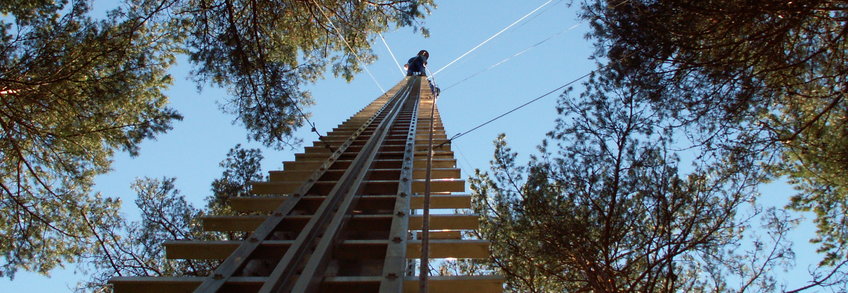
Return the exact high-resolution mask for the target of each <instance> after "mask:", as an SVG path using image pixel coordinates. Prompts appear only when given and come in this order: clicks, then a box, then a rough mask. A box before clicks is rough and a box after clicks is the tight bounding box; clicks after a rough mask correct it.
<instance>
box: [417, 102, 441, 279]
mask: <svg viewBox="0 0 848 293" xmlns="http://www.w3.org/2000/svg"><path fill="white" fill-rule="evenodd" d="M436 98H438V97H437V96H436V95H435V93H434V94H433V97H432V98H431V100H432V101H433V102H432V104H431V106H430V131H429V132H430V134H429V138H428V139H427V171H426V172H427V173H426V174H427V177H426V179H425V181H424V206H423V208H424V211H423V212H422V220H423V221H422V224H421V268H420V271H419V274H418V278H419V285H418V289H419V291H420V292H421V293H427V292H428V291H429V287H428V284H427V280H428V279H429V276H430V181H431V180H432V177H433V176H432V174H431V171H432V170H433V129H434V128H435V121H434V120H435V117H436Z"/></svg>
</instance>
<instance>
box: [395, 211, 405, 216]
mask: <svg viewBox="0 0 848 293" xmlns="http://www.w3.org/2000/svg"><path fill="white" fill-rule="evenodd" d="M405 215H406V214H405V213H404V212H397V216H398V217H403V216H405Z"/></svg>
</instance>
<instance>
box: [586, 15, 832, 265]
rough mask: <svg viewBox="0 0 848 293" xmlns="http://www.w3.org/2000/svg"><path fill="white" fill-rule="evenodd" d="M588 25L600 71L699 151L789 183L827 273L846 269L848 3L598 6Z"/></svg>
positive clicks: (590, 16) (793, 199) (794, 206)
mask: <svg viewBox="0 0 848 293" xmlns="http://www.w3.org/2000/svg"><path fill="white" fill-rule="evenodd" d="M582 17H583V18H584V19H585V20H587V21H589V22H590V23H591V25H592V28H593V29H592V32H591V33H590V35H589V36H590V37H591V38H592V39H594V40H595V42H596V49H597V51H596V53H595V57H596V58H598V60H599V62H602V63H605V64H606V65H608V67H607V68H611V69H614V70H616V71H618V72H620V73H621V74H620V75H619V77H618V78H619V79H625V78H627V79H632V80H633V82H632V83H630V84H628V85H627V86H629V87H632V88H634V89H638V90H639V91H642V92H644V93H646V94H648V95H649V96H650V100H651V101H652V103H653V107H654V108H655V109H657V111H658V112H659V113H660V114H661V115H665V116H667V117H669V118H670V119H673V120H674V121H676V122H677V123H676V124H675V125H674V127H676V128H678V129H680V130H681V131H683V132H685V133H686V135H687V136H688V137H689V138H690V141H691V142H692V143H693V144H695V145H704V146H706V147H707V148H708V149H712V150H724V151H727V152H729V153H741V152H744V153H745V156H750V157H752V160H751V162H752V165H754V164H762V165H764V166H767V167H768V169H769V173H768V174H766V175H767V176H765V177H766V178H772V179H773V178H780V177H784V178H787V179H788V181H789V182H790V183H791V184H794V186H795V187H796V189H797V191H798V193H797V195H796V196H794V197H793V198H792V200H791V203H789V204H788V205H787V206H788V207H789V208H792V209H795V210H801V211H812V212H814V213H815V215H816V219H815V222H816V224H817V227H818V237H817V238H815V239H813V242H816V243H819V251H820V252H821V253H823V254H824V256H825V258H824V260H823V262H822V264H825V265H828V266H833V267H835V268H839V267H844V266H845V264H846V263H848V250H846V247H848V246H846V244H848V242H846V241H848V240H846V239H848V234H846V232H848V229H846V227H848V218H846V215H848V185H847V184H848V181H846V178H848V176H846V175H848V174H846V170H848V168H846V166H848V161H846V158H848V156H847V155H848V150H846V146H848V131H846V130H847V129H848V116H846V112H848V101H846V93H848V92H846V86H845V85H846V84H848V83H846V81H848V42H846V34H848V3H845V2H844V1H735V0H718V1H690V0H673V1H618V0H612V1H606V0H595V1H588V2H586V3H584V5H583V15H582Z"/></svg>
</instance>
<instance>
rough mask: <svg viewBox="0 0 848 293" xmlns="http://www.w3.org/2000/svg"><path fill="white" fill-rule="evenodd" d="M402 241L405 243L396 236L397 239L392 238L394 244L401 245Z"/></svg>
mask: <svg viewBox="0 0 848 293" xmlns="http://www.w3.org/2000/svg"><path fill="white" fill-rule="evenodd" d="M401 241H403V239H401V238H400V237H398V236H395V237H393V238H392V242H394V243H400V242H401Z"/></svg>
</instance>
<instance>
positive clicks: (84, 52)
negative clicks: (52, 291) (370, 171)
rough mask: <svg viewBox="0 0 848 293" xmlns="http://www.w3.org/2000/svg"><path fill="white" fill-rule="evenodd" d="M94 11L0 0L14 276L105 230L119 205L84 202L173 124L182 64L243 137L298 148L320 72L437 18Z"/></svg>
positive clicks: (258, 9) (5, 250)
mask: <svg viewBox="0 0 848 293" xmlns="http://www.w3.org/2000/svg"><path fill="white" fill-rule="evenodd" d="M91 3H92V1H90V0H72V1H47V0H38V1H19V0H2V1H0V13H3V14H4V17H3V18H0V51H2V52H3V54H2V56H0V97H2V99H0V103H2V106H0V127H2V129H3V132H2V134H0V154H2V163H0V178H1V179H2V180H0V210H2V213H0V236H2V239H3V240H4V241H2V244H0V253H2V257H3V265H2V266H3V273H4V274H5V275H7V276H9V277H12V276H13V275H14V272H15V271H16V270H17V269H25V270H31V271H37V272H41V273H46V272H48V271H49V270H50V269H52V268H54V267H55V266H57V265H61V264H62V263H63V262H66V261H70V260H71V259H72V258H73V257H72V256H74V255H78V254H80V253H82V252H85V251H88V250H89V249H90V247H91V246H90V245H89V242H90V241H92V240H93V237H94V236H95V235H94V234H93V232H92V229H91V227H98V226H102V225H105V224H106V222H103V221H99V222H98V221H96V219H101V220H104V219H103V218H100V217H89V216H92V215H100V214H111V213H113V212H114V210H115V209H116V208H117V207H118V205H119V202H117V201H115V200H112V199H110V198H106V197H103V196H100V195H93V194H90V193H91V187H92V184H93V178H94V177H95V176H96V175H98V174H103V173H105V172H108V170H109V168H110V164H111V161H110V159H111V157H112V155H113V154H114V152H115V151H127V152H129V153H130V154H131V155H136V154H137V153H138V151H139V143H141V142H142V141H143V140H145V139H150V138H154V137H155V136H157V135H159V134H161V133H164V132H166V131H168V130H169V129H171V127H172V124H173V123H174V121H177V120H179V119H181V118H182V117H181V115H180V114H179V113H177V112H176V111H174V110H173V109H171V108H169V107H168V97H167V96H166V95H165V93H164V91H165V89H167V87H168V86H169V85H170V84H171V82H172V80H171V77H170V76H169V75H168V73H167V72H168V69H169V68H170V67H171V66H172V65H173V64H174V62H175V60H176V57H177V56H178V55H179V54H187V55H188V56H189V60H190V62H191V63H192V64H193V65H194V76H195V77H196V79H197V84H198V87H203V86H205V85H206V84H209V83H211V84H213V85H217V86H222V87H225V88H227V89H228V90H229V92H230V93H231V94H232V95H231V96H230V97H228V98H227V100H226V102H225V103H224V104H223V108H224V110H226V111H228V112H231V113H233V114H234V115H235V116H236V119H237V121H239V122H240V123H242V124H243V125H244V126H245V128H246V129H247V130H248V132H249V133H250V134H249V138H251V139H253V140H256V141H260V142H262V143H263V144H265V145H267V146H271V147H276V148H283V147H286V146H289V145H292V143H294V142H296V141H297V139H295V138H293V137H292V136H291V134H292V131H293V130H294V129H297V128H298V127H300V126H302V125H303V123H304V122H303V119H304V118H305V117H307V115H308V112H307V111H306V109H305V107H306V106H308V105H309V104H311V103H312V101H311V98H310V97H309V94H308V93H307V92H306V91H305V90H303V89H302V87H303V85H304V84H307V83H309V82H312V81H315V80H316V79H318V78H320V77H321V76H322V74H323V73H324V72H325V71H326V70H328V69H331V70H332V72H333V73H334V74H337V75H342V76H345V77H346V78H351V77H352V75H353V73H355V72H357V71H359V70H361V68H362V66H364V64H360V63H359V62H360V61H359V60H362V61H364V62H369V61H371V60H373V58H374V56H373V54H372V53H371V47H370V43H371V42H372V41H373V38H374V36H375V33H377V32H382V31H386V30H388V29H391V28H394V27H399V26H414V27H416V28H419V27H420V26H419V20H420V19H422V18H423V17H424V16H425V14H426V13H427V12H428V11H429V9H431V8H432V7H433V4H432V2H431V1H429V0H403V1H319V0H314V1H291V0H285V1H284V0H280V1H259V0H252V1H251V0H248V1H238V0H221V1H196V0H126V1H124V2H121V3H120V7H118V8H116V9H112V10H110V11H108V12H106V13H105V15H103V16H97V17H95V16H92V15H91V14H92V12H91V7H90V5H91ZM337 30H338V32H340V35H339V34H338V33H337ZM341 36H343V37H344V38H342V37H341ZM357 56H358V59H357ZM209 102H213V101H209ZM82 218H87V219H89V220H91V221H81V220H80V219H82Z"/></svg>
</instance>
